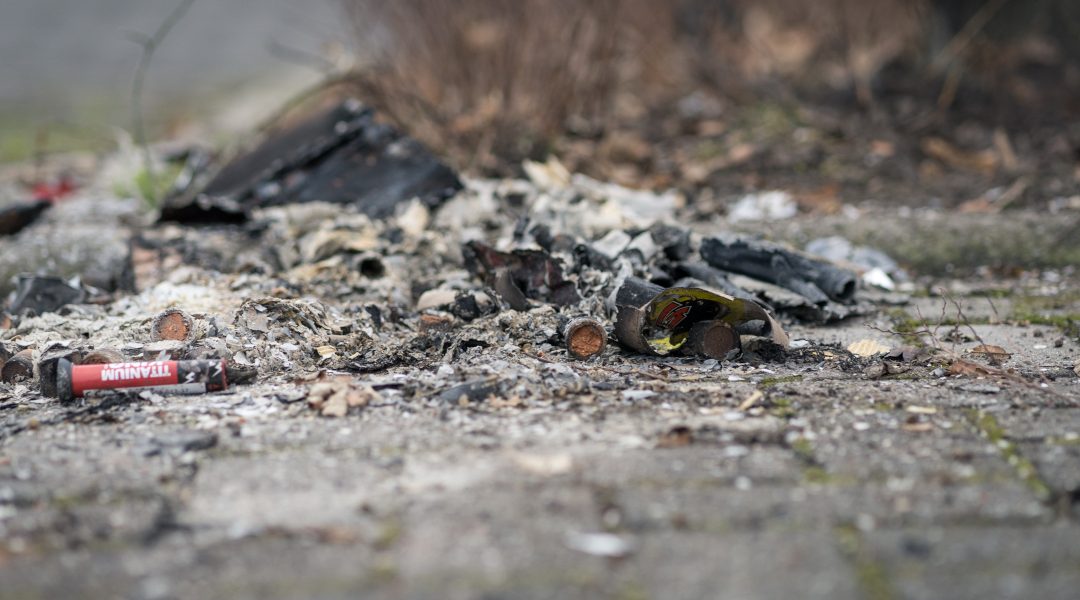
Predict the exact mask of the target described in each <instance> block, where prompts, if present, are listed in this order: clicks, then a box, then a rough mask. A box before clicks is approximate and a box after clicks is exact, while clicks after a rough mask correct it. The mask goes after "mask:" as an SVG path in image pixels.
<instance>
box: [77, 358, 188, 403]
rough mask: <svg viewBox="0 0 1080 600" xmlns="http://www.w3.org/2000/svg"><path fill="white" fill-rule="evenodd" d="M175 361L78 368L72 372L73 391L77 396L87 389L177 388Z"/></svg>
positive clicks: (79, 366) (81, 366)
mask: <svg viewBox="0 0 1080 600" xmlns="http://www.w3.org/2000/svg"><path fill="white" fill-rule="evenodd" d="M176 383H179V379H178V378H177V362H176V361H172V360H170V361H156V362H141V363H113V364H107V365H77V366H76V367H74V368H73V369H72V371H71V389H72V392H74V394H75V395H76V396H80V395H82V394H83V393H84V392H86V391H87V390H97V389H102V388H132V387H154V386H162V385H174V384H176Z"/></svg>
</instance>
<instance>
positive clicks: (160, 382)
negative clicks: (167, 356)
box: [56, 359, 229, 402]
mask: <svg viewBox="0 0 1080 600" xmlns="http://www.w3.org/2000/svg"><path fill="white" fill-rule="evenodd" d="M228 386H229V379H228V369H227V368H226V365H225V360H224V359H213V360H158V361H150V362H127V363H109V364H103V365H76V364H72V362H71V361H70V360H67V359H60V361H59V363H58V364H57V369H56V391H57V395H58V396H59V397H60V400H62V401H65V402H69V401H71V400H73V399H75V398H81V397H83V396H85V395H86V393H87V392H90V391H93V390H116V389H128V390H131V389H137V390H153V391H156V392H161V393H166V394H205V393H206V392H216V391H220V390H224V389H225V388H227V387H228Z"/></svg>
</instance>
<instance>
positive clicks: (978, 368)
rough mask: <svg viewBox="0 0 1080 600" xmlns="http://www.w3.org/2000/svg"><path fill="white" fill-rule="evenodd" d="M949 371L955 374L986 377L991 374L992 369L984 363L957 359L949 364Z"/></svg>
mask: <svg viewBox="0 0 1080 600" xmlns="http://www.w3.org/2000/svg"><path fill="white" fill-rule="evenodd" d="M949 373H951V374H953V375H963V376H965V377H985V376H987V375H989V374H990V371H989V370H987V368H986V367H984V366H982V365H978V364H975V363H973V362H970V361H966V360H963V359H957V360H954V361H953V363H952V364H951V365H949Z"/></svg>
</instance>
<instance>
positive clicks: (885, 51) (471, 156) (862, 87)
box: [342, 0, 1068, 171]
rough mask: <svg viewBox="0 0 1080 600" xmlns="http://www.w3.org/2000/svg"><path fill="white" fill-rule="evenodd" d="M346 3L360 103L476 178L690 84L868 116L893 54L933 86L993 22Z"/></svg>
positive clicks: (605, 7)
mask: <svg viewBox="0 0 1080 600" xmlns="http://www.w3.org/2000/svg"><path fill="white" fill-rule="evenodd" d="M342 1H343V2H345V4H346V6H347V7H348V9H349V11H350V15H351V19H352V23H353V25H354V26H355V31H356V39H357V40H358V41H359V42H360V44H359V46H360V48H359V55H360V58H361V59H362V60H363V61H364V62H363V66H362V68H359V69H358V70H357V72H356V75H355V78H354V83H355V85H356V86H358V88H359V90H358V91H359V93H360V94H361V95H362V96H363V97H364V98H365V100H366V101H368V102H370V103H372V104H374V105H376V107H377V108H379V109H381V111H382V112H383V114H386V115H388V116H389V117H390V118H391V119H392V120H394V121H396V122H397V123H398V124H399V125H402V126H404V127H405V128H406V129H408V130H409V131H410V133H412V134H413V135H415V136H417V137H419V138H421V139H422V140H424V141H425V142H427V143H428V144H430V145H432V146H434V147H435V148H436V149H437V150H439V151H440V152H441V153H443V154H444V155H446V156H450V157H451V158H452V160H453V161H454V162H456V163H457V166H458V167H463V168H469V167H472V168H474V169H478V170H481V171H491V170H497V169H499V168H500V167H501V166H503V165H506V164H513V163H515V162H516V161H517V160H519V159H521V158H523V157H525V156H529V155H537V154H543V153H544V151H545V150H547V149H548V148H550V145H551V144H552V142H553V141H554V140H557V139H560V138H561V137H562V136H564V135H565V134H566V133H568V132H571V133H574V134H583V133H586V134H590V135H591V134H595V133H598V132H601V131H603V130H604V128H605V127H607V128H610V127H611V126H612V125H613V122H612V116H613V115H622V121H623V122H622V123H621V125H625V121H626V120H627V119H628V118H637V119H643V118H645V116H646V111H644V110H643V109H642V108H643V107H647V108H660V107H662V106H663V105H664V102H665V101H668V100H672V99H675V98H678V97H680V95H685V94H686V93H687V92H689V91H690V90H695V89H707V90H709V91H711V92H713V93H714V94H717V95H719V96H722V97H724V96H726V97H728V98H733V99H736V100H743V99H753V98H754V95H753V94H752V93H748V92H749V91H752V90H754V89H755V86H757V85H758V84H760V83H762V82H778V83H780V84H781V86H780V87H781V88H783V89H805V88H806V87H817V88H822V87H825V88H830V89H846V90H850V91H852V92H854V96H855V97H856V98H858V100H859V101H860V102H861V103H863V104H864V105H869V104H872V103H873V100H874V98H873V89H874V83H875V79H876V78H877V77H878V76H879V73H880V72H881V70H882V69H883V67H884V66H886V65H887V64H889V63H890V62H892V61H895V60H897V59H900V58H904V59H907V62H908V64H909V65H920V64H921V65H923V66H922V67H917V68H923V69H924V71H925V74H926V75H927V76H928V81H929V80H931V79H932V78H933V77H940V75H941V70H940V69H939V70H938V72H937V73H936V74H935V73H934V72H933V68H932V66H933V64H934V62H935V60H937V62H938V63H940V62H942V61H941V60H940V59H941V57H942V56H944V57H945V58H946V59H951V58H955V57H952V56H951V55H950V52H952V50H955V49H956V47H957V46H958V44H957V43H956V38H958V37H962V36H964V35H968V34H970V33H972V31H971V30H972V29H973V28H972V27H971V25H972V24H973V23H974V24H977V23H978V19H979V18H980V17H979V15H980V14H984V15H985V13H987V12H991V13H993V11H988V10H987V9H986V8H985V7H982V8H980V5H979V4H978V2H977V0H972V2H970V3H968V4H971V7H969V9H970V10H968V9H965V10H968V12H963V11H961V12H960V13H958V14H960V17H959V19H960V22H959V23H953V24H951V25H950V26H951V27H953V29H948V27H946V28H945V30H944V32H943V33H940V32H939V33H937V34H934V33H933V31H932V30H933V29H934V27H931V25H932V24H933V23H935V22H936V20H940V17H941V16H942V14H944V13H943V11H945V10H946V8H945V7H951V6H952V5H950V4H948V2H946V1H945V0H816V1H814V2H805V1H803V0H342ZM1004 1H1005V0H988V2H989V3H991V7H993V6H994V4H993V3H997V4H1001V3H1002V2H1004ZM1036 1H1037V2H1039V3H1041V4H1046V3H1051V4H1053V3H1055V2H1057V3H1061V2H1067V1H1068V0H1033V2H1036ZM1041 4H1040V5H1041ZM948 10H953V9H951V8H949V9H948ZM1025 10H1026V9H1025ZM980 11H981V12H980ZM950 14H951V13H950ZM995 14H996V13H995ZM1002 18H1003V17H1002ZM965 24H966V25H965ZM961 26H964V27H966V30H965V29H963V28H961V29H959V30H958V29H956V28H958V27H961ZM974 29H975V31H974V32H975V33H978V30H979V29H981V28H979V27H976V28H974ZM953 72H954V73H955V72H956V70H955V69H953ZM800 86H803V87H802V88H800ZM946 91H947V90H946ZM945 95H946V94H945V93H944V92H943V96H945ZM627 107H631V108H635V107H636V110H620V109H626V108H627ZM627 115H629V117H627Z"/></svg>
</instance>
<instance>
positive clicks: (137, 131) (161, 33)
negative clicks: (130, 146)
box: [128, 0, 195, 205]
mask: <svg viewBox="0 0 1080 600" xmlns="http://www.w3.org/2000/svg"><path fill="white" fill-rule="evenodd" d="M194 3H195V0H180V3H179V4H177V5H176V8H174V9H173V11H172V12H171V13H169V16H167V17H165V20H164V21H162V22H161V25H160V26H158V28H157V31H155V32H154V34H153V35H151V36H146V35H145V34H141V33H130V34H129V35H128V39H130V40H131V41H133V42H135V43H136V44H139V45H140V46H141V47H142V54H141V55H140V56H139V65H138V67H136V69H135V79H134V80H133V81H132V83H131V117H132V123H131V126H132V129H133V131H132V133H133V134H134V135H135V143H136V144H138V145H139V148H141V149H142V155H143V169H144V170H145V171H146V180H147V186H146V187H147V189H146V192H147V194H148V198H147V201H148V202H150V203H151V204H155V205H156V204H157V181H156V177H155V176H154V160H153V156H151V154H150V145H149V142H147V139H146V124H145V122H144V120H143V111H142V96H143V87H144V86H145V83H146V74H147V72H148V71H149V70H150V60H151V59H152V58H153V57H154V52H155V51H156V50H157V49H158V46H160V45H161V43H162V42H164V41H165V38H166V36H168V35H169V32H170V31H172V29H173V27H175V26H176V24H177V23H179V22H180V19H182V18H183V17H184V14H185V13H187V11H188V9H189V8H191V5H192V4H194Z"/></svg>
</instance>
